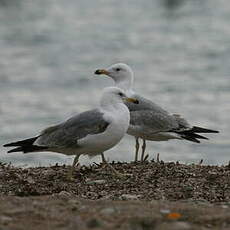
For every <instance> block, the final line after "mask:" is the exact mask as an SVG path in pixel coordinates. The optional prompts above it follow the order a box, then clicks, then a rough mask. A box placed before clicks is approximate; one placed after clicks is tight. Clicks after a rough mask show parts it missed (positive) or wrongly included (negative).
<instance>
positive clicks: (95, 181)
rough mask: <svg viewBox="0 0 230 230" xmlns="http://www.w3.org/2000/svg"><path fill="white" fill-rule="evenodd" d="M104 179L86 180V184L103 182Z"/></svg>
mask: <svg viewBox="0 0 230 230" xmlns="http://www.w3.org/2000/svg"><path fill="white" fill-rule="evenodd" d="M105 183H106V180H92V181H87V182H86V184H105Z"/></svg>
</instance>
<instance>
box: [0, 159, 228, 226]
mask: <svg viewBox="0 0 230 230" xmlns="http://www.w3.org/2000/svg"><path fill="white" fill-rule="evenodd" d="M112 166H113V167H114V168H115V169H116V170H117V171H118V172H120V173H123V174H128V175H127V176H124V177H117V176H114V175H113V174H112V172H111V170H110V169H109V168H104V167H103V166H102V165H96V164H94V165H91V166H89V167H86V166H82V167H81V168H80V170H78V171H77V170H75V173H74V180H73V181H67V180H66V175H67V172H68V170H69V168H70V166H65V165H63V166H51V167H37V168H25V169H22V168H15V167H12V166H10V165H4V164H0V227H2V228H3V229H6V230H7V229H10V230H11V229H23V228H24V229H25V221H27V222H28V221H29V223H31V224H30V226H31V227H29V228H28V229H45V230H46V229H47V230H48V229H51V228H52V229H53V228H55V229H58V230H59V229H91V228H95V229H130V230H131V229H153V228H154V229H166V230H167V229H206V228H210V227H212V228H213V229H220V228H221V229H229V227H230V165H226V166H209V165H202V164H198V165H195V164H191V165H185V164H179V163H174V162H169V163H165V162H163V161H160V162H145V163H112ZM170 215H171V216H170ZM28 217H29V220H28Z"/></svg>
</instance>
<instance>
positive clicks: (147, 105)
mask: <svg viewBox="0 0 230 230" xmlns="http://www.w3.org/2000/svg"><path fill="white" fill-rule="evenodd" d="M131 96H132V98H135V99H137V100H138V102H139V103H138V104H134V103H130V102H127V103H126V106H127V107H128V108H129V111H139V110H153V111H154V112H156V113H161V114H168V112H167V111H166V110H164V109H162V108H161V107H160V106H159V105H157V104H156V103H154V102H152V101H150V100H148V99H146V98H144V97H142V96H140V95H138V94H133V95H131Z"/></svg>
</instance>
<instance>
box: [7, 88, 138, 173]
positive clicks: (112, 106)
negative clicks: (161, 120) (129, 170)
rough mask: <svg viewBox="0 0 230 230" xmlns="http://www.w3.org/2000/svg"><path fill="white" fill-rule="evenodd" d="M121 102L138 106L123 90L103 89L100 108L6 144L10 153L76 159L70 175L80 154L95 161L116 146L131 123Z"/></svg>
mask: <svg viewBox="0 0 230 230" xmlns="http://www.w3.org/2000/svg"><path fill="white" fill-rule="evenodd" d="M124 102H132V103H138V101H137V100H136V99H133V98H128V97H127V96H126V95H125V93H124V92H123V90H122V89H119V88H117V87H107V88H105V89H104V91H103V94H102V97H101V100H100V106H99V107H98V108H97V109H93V110H89V111H86V112H83V113H80V114H78V115H75V116H73V117H71V118H70V119H68V120H66V121H64V122H62V123H60V124H58V125H54V126H50V127H48V128H46V129H44V130H43V131H42V132H41V133H40V134H38V135H37V136H35V137H32V138H29V139H25V140H21V141H17V142H12V143H9V144H5V145H4V147H16V148H14V149H12V150H10V151H8V153H11V152H23V153H29V152H42V151H51V152H58V153H63V154H66V155H76V156H75V158H74V161H73V164H72V167H71V170H70V172H69V176H70V177H72V173H73V170H74V167H75V165H76V164H77V162H78V160H79V157H80V155H81V154H83V155H88V156H89V157H94V156H95V155H98V154H103V152H104V151H106V150H108V149H110V148H112V147H113V146H115V145H116V144H117V143H118V142H119V141H120V140H121V139H122V137H123V136H124V135H125V133H126V131H127V129H128V126H129V121H130V113H129V110H128V108H127V106H126V105H125V104H124Z"/></svg>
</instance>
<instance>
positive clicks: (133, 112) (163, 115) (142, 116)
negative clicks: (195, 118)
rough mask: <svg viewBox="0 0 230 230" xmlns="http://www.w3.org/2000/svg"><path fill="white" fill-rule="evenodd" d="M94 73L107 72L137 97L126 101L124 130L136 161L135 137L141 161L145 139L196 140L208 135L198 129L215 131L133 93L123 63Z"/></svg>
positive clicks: (131, 94)
mask: <svg viewBox="0 0 230 230" xmlns="http://www.w3.org/2000/svg"><path fill="white" fill-rule="evenodd" d="M95 74H97V75H107V76H109V77H110V78H112V79H113V80H114V82H115V86H116V87H119V88H121V89H123V90H124V92H125V93H126V95H128V96H129V97H132V98H135V99H137V100H138V102H139V103H138V104H131V103H126V105H127V106H128V108H129V110H130V125H129V128H128V131H127V133H128V134H129V135H132V136H134V137H135V139H136V151H135V162H137V161H138V152H139V138H141V139H142V140H143V145H142V154H141V161H142V162H143V161H144V160H145V159H147V157H148V156H146V157H145V156H144V154H145V149H146V140H149V141H168V140H170V139H179V140H183V139H185V140H188V141H192V142H196V143H200V140H199V139H208V138H207V137H204V136H201V135H200V134H198V133H218V131H216V130H211V129H206V128H202V127H198V126H191V125H190V124H189V123H188V122H187V121H186V120H185V119H184V118H183V117H182V116H181V115H179V114H170V113H169V112H168V111H166V110H164V109H163V108H161V107H160V106H159V105H157V104H155V103H154V102H152V101H151V100H149V99H146V98H144V97H142V96H140V95H138V94H136V93H135V92H134V91H133V89H132V85H133V80H134V74H133V71H132V69H131V68H130V67H129V66H128V65H127V64H124V63H117V64H114V65H112V66H110V67H108V68H106V69H98V70H96V71H95Z"/></svg>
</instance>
